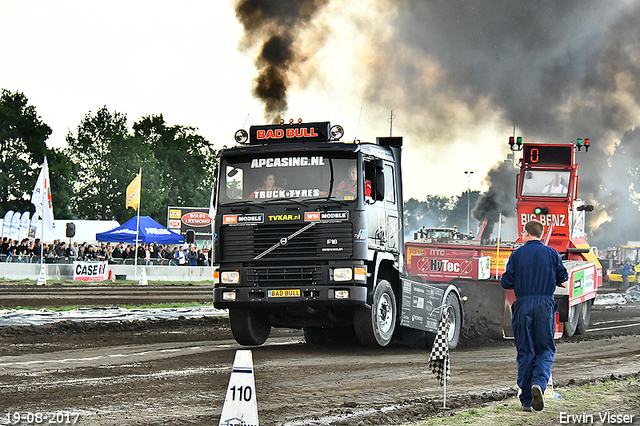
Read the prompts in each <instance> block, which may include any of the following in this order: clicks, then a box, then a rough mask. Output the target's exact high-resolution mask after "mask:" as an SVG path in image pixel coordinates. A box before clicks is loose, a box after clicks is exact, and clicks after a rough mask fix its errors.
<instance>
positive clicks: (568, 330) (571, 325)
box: [564, 305, 580, 337]
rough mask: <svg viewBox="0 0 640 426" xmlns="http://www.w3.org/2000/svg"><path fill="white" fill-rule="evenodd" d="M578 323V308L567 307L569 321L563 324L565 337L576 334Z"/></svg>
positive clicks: (575, 306)
mask: <svg viewBox="0 0 640 426" xmlns="http://www.w3.org/2000/svg"><path fill="white" fill-rule="evenodd" d="M579 322H580V306H579V305H574V306H569V319H568V320H567V321H566V322H565V323H564V335H565V337H571V336H573V335H574V334H575V333H576V329H577V328H578V323H579Z"/></svg>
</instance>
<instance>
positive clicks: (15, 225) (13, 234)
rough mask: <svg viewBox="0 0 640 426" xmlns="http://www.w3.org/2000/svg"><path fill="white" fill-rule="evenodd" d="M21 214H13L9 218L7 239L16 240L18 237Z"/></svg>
mask: <svg viewBox="0 0 640 426" xmlns="http://www.w3.org/2000/svg"><path fill="white" fill-rule="evenodd" d="M21 216H22V213H20V212H15V213H14V214H13V217H12V218H11V228H9V238H11V239H12V240H17V239H18V237H19V236H20V217H21Z"/></svg>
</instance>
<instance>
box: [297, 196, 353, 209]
mask: <svg viewBox="0 0 640 426" xmlns="http://www.w3.org/2000/svg"><path fill="white" fill-rule="evenodd" d="M302 201H304V202H305V203H306V202H310V201H325V202H327V203H336V204H338V205H340V206H348V205H349V203H347V202H345V201H342V200H337V199H335V198H331V196H330V195H325V196H324V197H315V198H305V199H304V200H302Z"/></svg>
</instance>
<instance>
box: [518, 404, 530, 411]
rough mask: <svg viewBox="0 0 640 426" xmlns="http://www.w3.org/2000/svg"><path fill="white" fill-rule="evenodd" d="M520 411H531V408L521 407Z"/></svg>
mask: <svg viewBox="0 0 640 426" xmlns="http://www.w3.org/2000/svg"><path fill="white" fill-rule="evenodd" d="M520 410H522V411H533V408H531V407H529V406H528V405H523V406H522V407H521V408H520Z"/></svg>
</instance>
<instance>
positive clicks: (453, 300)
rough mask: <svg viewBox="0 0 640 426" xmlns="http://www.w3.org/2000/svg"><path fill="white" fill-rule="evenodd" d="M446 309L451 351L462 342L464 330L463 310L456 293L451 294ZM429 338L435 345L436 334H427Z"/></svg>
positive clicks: (448, 340) (446, 302)
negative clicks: (461, 332) (462, 330)
mask: <svg viewBox="0 0 640 426" xmlns="http://www.w3.org/2000/svg"><path fill="white" fill-rule="evenodd" d="M444 309H446V311H447V313H448V314H449V329H448V332H447V342H448V343H449V349H455V348H457V347H458V343H459V342H460V330H461V329H462V310H461V309H460V304H459V303H458V298H457V297H456V295H455V294H454V293H449V295H448V296H447V299H446V301H445V305H444ZM427 338H428V339H429V341H430V342H431V343H433V341H434V339H435V338H436V333H429V332H427Z"/></svg>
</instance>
